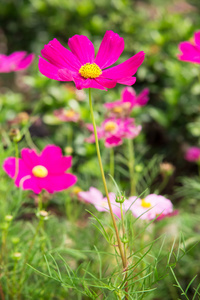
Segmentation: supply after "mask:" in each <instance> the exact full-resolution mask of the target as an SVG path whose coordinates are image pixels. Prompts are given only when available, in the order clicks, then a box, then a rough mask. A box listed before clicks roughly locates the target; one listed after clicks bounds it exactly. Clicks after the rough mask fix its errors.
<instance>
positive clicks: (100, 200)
mask: <svg viewBox="0 0 200 300" xmlns="http://www.w3.org/2000/svg"><path fill="white" fill-rule="evenodd" d="M78 198H79V200H81V201H84V202H86V203H90V204H92V205H94V207H95V208H96V209H97V210H98V211H107V212H109V206H108V201H107V198H106V197H103V194H102V193H101V192H100V191H99V190H98V189H96V188H94V187H90V189H89V191H87V192H83V191H81V192H79V193H78ZM109 198H110V202H111V206H112V210H113V213H114V214H115V215H116V216H117V217H118V218H120V217H121V213H120V204H119V203H117V202H115V199H116V196H115V194H114V193H109Z"/></svg>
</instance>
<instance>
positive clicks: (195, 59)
mask: <svg viewBox="0 0 200 300" xmlns="http://www.w3.org/2000/svg"><path fill="white" fill-rule="evenodd" d="M178 47H179V50H180V51H181V52H182V53H181V54H178V58H179V60H182V61H187V62H191V63H195V64H200V31H197V32H195V33H194V42H182V43H180V44H179V46H178Z"/></svg>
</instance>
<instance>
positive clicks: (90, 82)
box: [74, 77, 107, 91]
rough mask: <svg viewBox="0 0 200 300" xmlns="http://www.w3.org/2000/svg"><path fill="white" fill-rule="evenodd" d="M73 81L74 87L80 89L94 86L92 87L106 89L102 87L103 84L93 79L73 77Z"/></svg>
mask: <svg viewBox="0 0 200 300" xmlns="http://www.w3.org/2000/svg"><path fill="white" fill-rule="evenodd" d="M74 82H75V85H76V88H77V89H78V90H81V89H83V88H85V89H87V88H94V89H98V90H105V91H107V89H106V88H104V87H103V85H101V84H99V83H98V82H97V81H96V80H95V79H90V78H87V79H82V78H81V77H80V78H75V77H74Z"/></svg>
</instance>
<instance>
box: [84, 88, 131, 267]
mask: <svg viewBox="0 0 200 300" xmlns="http://www.w3.org/2000/svg"><path fill="white" fill-rule="evenodd" d="M89 105H90V112H91V118H92V124H93V127H94V135H95V143H96V150H97V157H98V161H99V167H100V171H101V177H102V180H103V185H104V189H105V193H106V197H107V200H108V206H109V210H110V214H111V218H112V222H113V225H114V229H115V234H116V238H117V243H118V247H119V252H120V256H121V260H122V264H123V267H124V268H126V260H125V257H124V253H123V247H122V242H121V240H120V237H119V231H118V228H117V224H116V221H115V216H114V214H113V210H112V206H111V202H110V198H109V194H108V188H107V184H106V179H105V174H104V170H103V165H102V161H101V153H100V149H99V141H98V135H97V128H96V122H95V118H94V112H93V106H92V97H91V89H90V88H89Z"/></svg>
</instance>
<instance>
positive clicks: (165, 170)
mask: <svg viewBox="0 0 200 300" xmlns="http://www.w3.org/2000/svg"><path fill="white" fill-rule="evenodd" d="M174 170H175V167H174V166H173V165H172V164H170V163H161V164H160V173H161V174H162V176H163V177H165V176H171V175H172V174H173V173H174Z"/></svg>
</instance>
